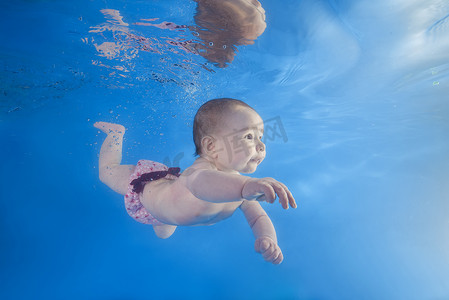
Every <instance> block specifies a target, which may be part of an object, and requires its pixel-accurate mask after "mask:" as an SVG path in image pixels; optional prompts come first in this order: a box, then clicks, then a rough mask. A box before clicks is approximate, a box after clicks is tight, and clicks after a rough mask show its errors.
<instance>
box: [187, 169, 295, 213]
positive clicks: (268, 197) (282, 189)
mask: <svg viewBox="0 0 449 300" xmlns="http://www.w3.org/2000/svg"><path fill="white" fill-rule="evenodd" d="M183 179H185V180H186V183H185V184H186V187H187V188H188V189H189V190H190V192H191V193H192V194H193V195H194V196H195V197H197V198H199V199H201V200H204V201H209V202H215V203H220V202H232V201H241V200H242V198H243V199H246V200H257V201H267V202H270V203H273V202H274V200H275V199H276V195H277V196H278V197H279V202H280V203H281V204H282V206H283V207H284V208H285V209H287V208H288V207H289V205H290V206H291V207H293V208H296V202H295V199H294V198H293V196H292V194H291V193H290V191H289V190H288V188H287V187H286V186H285V185H284V184H283V183H281V182H279V181H276V180H274V179H273V178H251V177H248V176H242V175H237V174H229V173H225V172H220V171H216V170H207V169H206V170H205V169H199V170H198V169H196V170H195V169H193V168H192V169H187V170H186V172H184V173H183Z"/></svg>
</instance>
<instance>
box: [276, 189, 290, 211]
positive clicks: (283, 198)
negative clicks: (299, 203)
mask: <svg viewBox="0 0 449 300" xmlns="http://www.w3.org/2000/svg"><path fill="white" fill-rule="evenodd" d="M273 188H274V190H275V191H276V194H277V195H278V197H279V202H280V203H281V205H282V207H283V208H285V209H288V202H289V201H288V195H287V192H286V191H285V189H284V187H283V186H282V184H281V183H280V182H277V183H274V184H273Z"/></svg>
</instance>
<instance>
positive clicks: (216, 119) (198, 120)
mask: <svg viewBox="0 0 449 300" xmlns="http://www.w3.org/2000/svg"><path fill="white" fill-rule="evenodd" d="M237 106H243V107H247V108H249V109H252V110H254V108H252V107H251V106H249V105H248V104H246V103H245V102H243V101H240V100H237V99H232V98H218V99H212V100H209V101H207V102H206V103H204V104H203V105H201V107H200V108H199V109H198V111H197V112H196V115H195V119H194V120H193V142H194V143H195V155H201V154H202V149H201V140H202V139H203V137H205V136H207V135H209V134H211V133H212V132H214V131H215V130H216V129H217V126H218V125H219V124H220V122H221V121H222V116H223V115H224V114H225V113H228V112H229V111H230V110H231V109H232V108H235V107H237Z"/></svg>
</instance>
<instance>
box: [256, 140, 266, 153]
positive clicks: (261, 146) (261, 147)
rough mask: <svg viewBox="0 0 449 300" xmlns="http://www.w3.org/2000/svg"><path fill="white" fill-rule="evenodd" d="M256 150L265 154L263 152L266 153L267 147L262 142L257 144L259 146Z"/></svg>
mask: <svg viewBox="0 0 449 300" xmlns="http://www.w3.org/2000/svg"><path fill="white" fill-rule="evenodd" d="M256 150H257V152H263V151H265V145H264V143H262V142H259V143H257V145H256Z"/></svg>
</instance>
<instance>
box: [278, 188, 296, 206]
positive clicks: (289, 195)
mask: <svg viewBox="0 0 449 300" xmlns="http://www.w3.org/2000/svg"><path fill="white" fill-rule="evenodd" d="M280 184H281V185H282V187H283V188H284V190H285V192H286V193H287V199H288V203H289V204H290V206H291V207H293V208H297V207H298V206H297V205H296V201H295V198H293V195H292V193H291V192H290V190H289V189H288V188H287V186H286V185H285V184H283V183H280Z"/></svg>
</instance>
